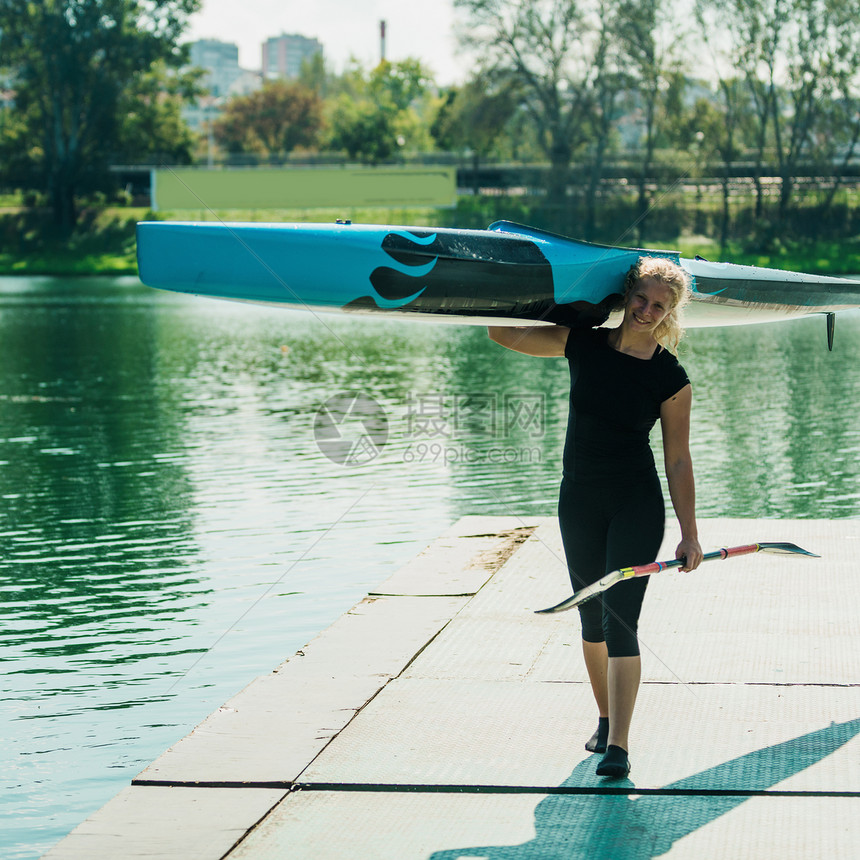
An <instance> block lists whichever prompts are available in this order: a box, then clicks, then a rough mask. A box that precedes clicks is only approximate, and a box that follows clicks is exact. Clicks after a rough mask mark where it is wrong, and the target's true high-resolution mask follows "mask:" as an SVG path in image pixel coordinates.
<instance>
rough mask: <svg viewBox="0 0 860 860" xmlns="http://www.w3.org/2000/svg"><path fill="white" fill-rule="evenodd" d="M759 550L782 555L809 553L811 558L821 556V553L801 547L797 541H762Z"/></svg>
mask: <svg viewBox="0 0 860 860" xmlns="http://www.w3.org/2000/svg"><path fill="white" fill-rule="evenodd" d="M758 548H759V552H773V553H778V554H780V555H808V556H809V557H810V558H821V556H820V555H818V554H817V553H814V552H810V551H809V550H808V549H803V547H799V546H798V545H797V544H796V543H760V544H759V545H758Z"/></svg>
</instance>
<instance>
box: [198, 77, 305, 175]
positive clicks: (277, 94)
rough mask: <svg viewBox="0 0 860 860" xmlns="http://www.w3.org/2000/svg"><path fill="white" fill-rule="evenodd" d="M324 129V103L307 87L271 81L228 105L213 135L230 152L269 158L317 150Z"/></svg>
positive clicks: (287, 82) (288, 82) (215, 125)
mask: <svg viewBox="0 0 860 860" xmlns="http://www.w3.org/2000/svg"><path fill="white" fill-rule="evenodd" d="M321 128H322V100H321V99H320V97H319V95H317V93H316V92H314V91H313V90H312V89H309V88H308V87H306V86H305V85H304V84H300V83H297V82H291V81H271V82H268V83H266V84H264V85H263V88H262V89H261V90H257V91H256V92H253V93H249V94H248V95H246V96H238V97H236V98H233V99H231V100H230V101H229V102H227V105H226V107H225V109H224V113H223V114H222V116H221V117H220V118H219V119H218V120H216V121H215V124H214V134H215V138H216V140H218V142H219V143H221V144H222V145H224V146H226V147H227V149H228V150H229V151H230V152H260V151H262V152H265V153H266V154H267V155H268V156H269V158H270V159H273V160H274V159H277V158H280V157H283V156H284V155H286V154H287V153H290V152H292V151H293V150H294V149H297V148H298V147H307V148H311V147H315V146H316V145H317V142H318V139H319V134H320V130H321Z"/></svg>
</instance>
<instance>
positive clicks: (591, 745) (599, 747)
mask: <svg viewBox="0 0 860 860" xmlns="http://www.w3.org/2000/svg"><path fill="white" fill-rule="evenodd" d="M608 737H609V718H608V717H600V719H598V721H597V729H596V730H595V732H594V734H593V735H592V736H591V737H590V738H589V739H588V740H587V741H586V742H585V748H586V749H587V750H588V751H589V752H593V753H605V752H606V740H607V738H608Z"/></svg>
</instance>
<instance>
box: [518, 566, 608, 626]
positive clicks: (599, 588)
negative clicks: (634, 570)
mask: <svg viewBox="0 0 860 860" xmlns="http://www.w3.org/2000/svg"><path fill="white" fill-rule="evenodd" d="M622 579H624V574H623V573H622V572H621V571H620V570H613V571H612V573H607V574H606V576H604V577H603V579H598V580H597V582H593V583H591V585H586V586H585V588H580V589H579V591H577V592H576V594H572V595H571V596H570V597H568V598H567V600H562V601H561V603H556V605H555V606H548V607H547V608H546V609H536V610H535V615H546V614H548V613H550V612H564V610H565V609H573V607H574V606H579V605H580V604H581V603H585V601H586V600H591V598H592V597H596V596H597V595H598V594H601V593H602V592H604V591H606V589H607V588H610V587H611V586H613V585H615V583H616V582H621V580H622Z"/></svg>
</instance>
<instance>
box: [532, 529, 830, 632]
mask: <svg viewBox="0 0 860 860" xmlns="http://www.w3.org/2000/svg"><path fill="white" fill-rule="evenodd" d="M753 552H774V553H780V554H782V555H807V556H811V557H812V558H820V556H818V555H816V554H815V553H814V552H808V551H807V550H805V549H801V548H800V547H799V546H797V544H793V543H751V544H746V545H745V546H732V547H728V548H724V549H717V550H714V551H713V552H708V553H705V555H704V556H703V557H702V561H713V560H714V559H718V558H720V559H722V558H734V557H735V556H736V555H748V554H749V553H753ZM685 561H686V559H683V558H673V559H672V560H671V561H654V562H651V564H640V565H638V566H637V567H622V568H621V569H620V570H613V571H612V572H611V573H607V574H606V576H604V577H603V579H598V580H597V582H593V583H592V584H591V585H587V586H586V587H585V588H581V589H580V590H579V591H577V592H576V593H575V594H573V595H572V596H571V597H568V598H567V600H562V601H561V603H557V604H556V605H555V606H549V607H547V608H546V609H537V610H535V611H536V613H537V614H538V615H542V614H544V613H548V612H564V610H565V609H573V607H574V606H579V605H580V604H581V603H585V601H586V600H591V598H592V597H595V596H596V595H598V594H600V593H601V592H603V591H606V590H607V589H608V588H612V586H613V585H615V583H616V582H621V580H623V579H630V578H631V577H634V576H648V575H649V574H652V573H657V572H658V571H661V570H666V569H667V568H670V567H682V566H683V565H684V563H685Z"/></svg>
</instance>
